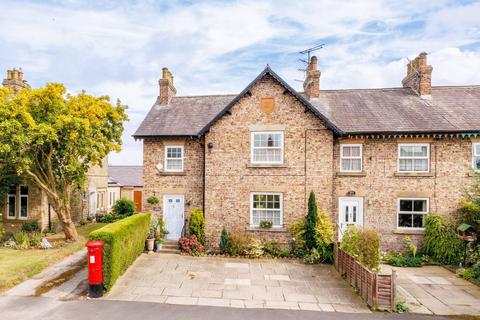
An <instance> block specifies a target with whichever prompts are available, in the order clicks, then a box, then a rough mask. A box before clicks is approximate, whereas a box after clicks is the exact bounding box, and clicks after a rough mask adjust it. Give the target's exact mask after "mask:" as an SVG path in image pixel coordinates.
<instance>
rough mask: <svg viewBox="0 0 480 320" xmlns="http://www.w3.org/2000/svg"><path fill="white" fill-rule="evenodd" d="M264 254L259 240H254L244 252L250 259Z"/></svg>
mask: <svg viewBox="0 0 480 320" xmlns="http://www.w3.org/2000/svg"><path fill="white" fill-rule="evenodd" d="M264 254H265V251H264V247H263V244H262V242H261V241H260V240H254V241H253V242H252V243H250V245H249V246H248V248H247V249H246V250H245V255H247V256H248V257H250V258H259V257H261V256H263V255H264Z"/></svg>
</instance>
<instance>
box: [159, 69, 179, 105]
mask: <svg viewBox="0 0 480 320" xmlns="http://www.w3.org/2000/svg"><path fill="white" fill-rule="evenodd" d="M158 84H159V86H160V96H159V97H158V102H159V103H160V104H169V103H170V101H171V100H172V98H173V97H174V96H175V94H176V93H177V89H175V87H174V86H173V76H172V73H171V72H170V71H169V70H168V68H163V69H162V79H160V80H158Z"/></svg>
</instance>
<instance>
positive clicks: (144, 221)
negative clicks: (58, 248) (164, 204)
mask: <svg viewBox="0 0 480 320" xmlns="http://www.w3.org/2000/svg"><path fill="white" fill-rule="evenodd" d="M149 226H150V213H139V214H136V215H133V216H130V217H127V218H125V219H122V220H119V221H117V222H114V223H111V224H108V225H106V226H105V227H103V228H100V229H98V230H95V231H93V232H92V233H90V235H89V237H88V240H103V241H104V242H105V244H104V247H103V287H104V290H105V291H107V292H108V291H109V290H110V289H111V288H112V287H113V285H114V284H115V282H116V281H117V279H118V277H120V276H121V275H122V274H123V273H124V272H125V271H126V270H127V269H128V267H129V266H130V265H131V264H132V263H133V262H134V261H135V259H137V257H138V256H139V255H140V254H141V253H142V252H143V250H144V248H145V239H146V238H147V234H148V228H149Z"/></svg>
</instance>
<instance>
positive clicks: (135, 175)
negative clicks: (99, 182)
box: [108, 166, 143, 187]
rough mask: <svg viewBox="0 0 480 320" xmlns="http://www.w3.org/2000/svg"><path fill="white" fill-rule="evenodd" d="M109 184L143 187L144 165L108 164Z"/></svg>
mask: <svg viewBox="0 0 480 320" xmlns="http://www.w3.org/2000/svg"><path fill="white" fill-rule="evenodd" d="M108 184H109V185H111V186H121V187H143V166H108Z"/></svg>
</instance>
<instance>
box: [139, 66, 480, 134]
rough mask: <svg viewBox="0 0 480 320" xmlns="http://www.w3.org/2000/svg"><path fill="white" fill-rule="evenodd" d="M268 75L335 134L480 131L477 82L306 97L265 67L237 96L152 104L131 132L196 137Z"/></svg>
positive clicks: (335, 92) (191, 97)
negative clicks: (425, 95)
mask: <svg viewBox="0 0 480 320" xmlns="http://www.w3.org/2000/svg"><path fill="white" fill-rule="evenodd" d="M267 74H268V75H270V76H272V77H273V78H275V79H276V80H277V81H278V82H279V83H280V84H281V85H282V86H283V87H284V88H285V90H287V91H288V92H290V93H291V94H293V95H294V96H295V97H297V99H299V101H300V102H302V103H303V104H304V105H305V107H306V108H307V109H308V110H310V111H311V112H313V113H314V114H315V115H316V116H318V117H319V118H320V119H321V120H322V121H323V122H324V123H325V125H326V126H327V127H329V128H331V129H332V130H333V131H334V132H335V133H337V134H340V135H343V134H345V135H346V134H374V133H422V132H423V133H434V132H438V133H449V132H475V131H480V86H459V87H432V99H430V100H427V99H422V98H420V97H419V96H417V95H416V94H415V93H414V92H413V91H412V90H410V89H408V88H386V89H345V90H321V91H320V98H318V99H312V100H306V99H305V98H304V96H303V95H302V94H300V93H298V92H297V91H295V90H294V89H293V88H292V87H290V86H289V85H288V84H287V83H286V82H285V81H284V80H283V79H281V78H280V77H279V76H278V75H277V74H276V73H275V72H273V71H272V70H271V69H270V67H269V66H267V67H266V68H265V69H264V70H263V71H262V72H261V73H260V74H259V75H258V76H257V77H256V78H255V79H254V80H253V81H252V82H251V83H250V84H249V85H248V86H247V87H246V88H245V89H244V90H243V91H242V92H241V93H240V94H238V95H212V96H190V97H173V99H172V101H171V103H170V104H169V105H159V104H158V103H155V105H154V106H153V107H152V109H151V110H150V112H149V113H148V114H147V116H146V117H145V119H144V121H143V122H142V124H141V125H140V127H139V128H138V129H137V131H136V132H135V134H134V135H133V136H134V137H135V138H136V139H142V138H149V137H175V136H178V137H181V136H183V137H186V136H201V135H203V134H204V133H205V132H206V131H207V130H208V129H209V128H210V127H211V126H212V125H213V124H214V123H215V122H216V121H217V120H218V119H219V118H221V117H222V116H223V115H224V114H225V113H227V112H228V110H229V109H230V108H231V107H232V106H233V105H234V104H235V103H236V102H237V101H238V100H239V99H240V98H241V97H243V96H244V95H245V94H247V93H248V92H249V91H250V89H251V88H252V87H253V85H255V83H256V82H257V81H259V80H260V79H261V78H263V77H264V76H265V75H267Z"/></svg>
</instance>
